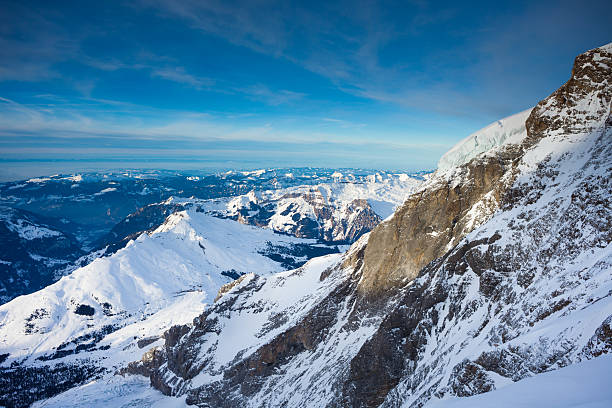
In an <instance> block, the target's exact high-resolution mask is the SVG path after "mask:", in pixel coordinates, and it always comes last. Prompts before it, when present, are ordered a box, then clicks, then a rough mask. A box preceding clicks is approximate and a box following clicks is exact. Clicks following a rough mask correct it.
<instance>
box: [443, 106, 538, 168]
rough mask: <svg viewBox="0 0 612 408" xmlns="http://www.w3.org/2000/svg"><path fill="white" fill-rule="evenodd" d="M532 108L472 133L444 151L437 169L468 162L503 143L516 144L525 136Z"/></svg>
mask: <svg viewBox="0 0 612 408" xmlns="http://www.w3.org/2000/svg"><path fill="white" fill-rule="evenodd" d="M531 111H532V109H527V110H524V111H522V112H519V113H516V114H514V115H512V116H508V117H507V118H504V119H500V120H498V121H496V122H494V123H492V124H490V125H489V126H487V127H485V128H483V129H480V130H479V131H477V132H475V133H472V134H471V135H469V136H468V137H466V138H465V139H463V140H462V141H460V142H459V143H457V144H456V145H455V146H454V147H453V148H451V149H450V150H449V151H448V152H446V153H445V154H444V155H443V156H442V157H441V158H440V161H439V162H438V170H440V171H445V170H449V169H451V168H453V167H457V166H460V165H462V164H464V163H467V162H469V161H470V160H472V159H473V158H474V157H476V156H478V155H479V154H481V153H485V152H488V151H490V150H492V149H495V148H499V147H501V146H503V145H505V144H510V143H512V144H518V143H520V142H521V141H522V140H523V139H524V137H525V136H526V134H527V133H526V131H525V121H526V120H527V118H528V117H529V115H530V114H531Z"/></svg>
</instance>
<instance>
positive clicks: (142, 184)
mask: <svg viewBox="0 0 612 408" xmlns="http://www.w3.org/2000/svg"><path fill="white" fill-rule="evenodd" d="M286 171H287V170H285V172H281V171H280V170H259V171H255V172H239V173H236V172H226V173H220V174H213V175H205V176H193V175H184V174H174V173H170V174H167V173H165V172H155V173H144V174H142V173H139V172H133V173H132V172H128V173H126V174H112V173H111V174H104V173H92V174H88V175H78V176H53V177H47V178H37V179H30V180H27V181H25V182H13V183H5V184H1V185H0V202H8V203H10V205H11V206H17V207H23V208H30V209H34V210H36V211H42V212H44V213H45V214H47V213H52V214H55V215H56V216H61V218H52V217H42V216H39V215H37V214H35V213H32V212H31V211H29V210H25V209H19V208H14V207H8V206H0V213H1V215H0V216H1V217H2V218H1V219H0V222H5V223H6V222H8V221H6V220H8V219H9V218H11V217H13V218H15V217H21V219H23V220H24V221H23V222H25V223H26V224H27V225H35V224H36V222H40V223H42V224H41V225H40V226H39V229H40V228H45V229H47V230H48V229H49V228H52V229H53V231H55V232H56V233H57V234H60V235H61V236H62V237H64V238H65V239H64V238H62V239H55V238H54V237H55V236H53V237H51V236H49V237H48V238H51V239H47V240H46V241H45V240H44V239H38V238H37V239H28V240H25V239H24V238H23V237H22V236H21V235H19V234H17V233H16V232H15V231H13V230H15V228H13V230H8V229H6V228H5V229H3V230H2V231H4V232H0V243H1V244H2V246H3V248H5V249H6V250H7V251H8V252H7V256H6V257H5V258H6V259H4V258H0V261H1V260H3V261H4V263H0V265H2V266H0V268H4V269H5V270H6V274H5V276H6V279H3V280H0V304H2V303H4V302H6V301H8V300H10V299H12V298H14V297H16V296H19V295H22V294H27V293H32V292H35V291H36V290H39V289H41V288H43V287H45V286H47V285H49V284H51V283H53V282H55V281H56V280H57V279H59V278H60V277H61V276H63V275H64V274H67V273H69V272H70V271H72V270H74V269H76V268H77V267H79V266H83V265H85V264H87V263H89V262H91V261H92V260H93V259H95V258H97V257H99V256H103V255H104V256H106V255H110V254H112V253H114V252H115V251H117V250H118V249H120V248H123V247H124V246H125V245H126V244H127V243H128V242H129V241H130V240H133V239H135V238H137V237H138V236H139V235H141V234H142V233H144V232H148V231H149V232H150V231H152V230H154V229H155V228H157V227H158V226H159V225H161V224H162V223H163V222H164V220H165V219H166V217H168V216H169V215H170V214H172V213H174V212H177V211H181V210H184V209H185V206H186V205H187V206H188V205H191V204H193V203H194V202H198V203H199V204H198V205H200V207H202V208H205V211H207V212H209V213H211V214H213V215H215V216H218V217H222V218H232V219H236V220H239V221H241V222H243V223H245V224H251V225H256V226H268V227H270V228H271V229H273V230H274V231H277V232H281V233H284V234H289V235H293V236H296V237H303V238H316V239H319V240H322V241H325V242H328V243H332V242H333V243H340V244H342V243H352V242H353V241H354V240H355V239H357V238H358V237H359V236H361V235H362V234H363V233H365V232H368V231H370V230H371V229H372V228H373V227H374V226H375V225H376V224H378V222H380V220H381V219H382V218H384V217H386V216H387V215H388V214H389V213H390V212H392V210H393V208H394V207H395V206H397V205H399V204H401V202H403V199H404V198H405V197H406V195H408V194H409V193H410V191H412V190H414V188H416V186H418V185H419V184H420V183H421V182H422V181H423V179H424V177H427V174H415V175H407V174H403V173H399V174H396V173H388V172H383V171H381V172H373V171H361V170H354V169H353V170H349V169H345V170H343V172H344V173H340V171H339V170H332V169H291V172H290V173H288V172H286ZM246 192H248V194H243V193H246ZM173 193H175V194H176V196H175V195H173ZM255 196H257V197H260V199H259V200H255V201H250V200H249V197H255ZM185 197H190V198H188V199H187V198H185ZM235 197H237V198H236V199H234V198H235ZM161 198H164V199H163V200H161V201H156V200H160V199H161ZM139 205H142V207H139ZM126 213H127V215H126V216H124V217H123V218H121V217H122V216H123V214H126ZM15 214H20V215H19V216H16V215H15ZM24 214H28V215H27V216H26V215H24ZM88 214H90V216H89V218H88ZM26 218H27V219H29V221H27V220H26ZM87 219H90V220H91V225H90V226H87V227H86V226H85V225H84V222H86V220H87ZM2 220H4V221H2ZM37 220H38V221H37ZM41 220H42V221H41ZM15 222H17V221H15ZM19 222H22V221H19ZM13 224H15V223H12V224H10V225H13ZM26 224H24V225H26ZM43 224H44V225H43ZM7 225H8V224H7ZM110 225H112V228H110V227H109V226H110ZM109 228H110V229H109ZM57 236H59V235H57ZM43 238H44V237H43ZM67 240H68V241H67ZM12 248H19V249H18V250H17V251H12ZM303 249H304V250H306V253H305V254H306V255H307V256H308V257H309V258H310V257H312V256H314V255H317V254H318V251H312V250H309V247H303ZM311 249H312V248H311ZM39 252H40V253H39ZM51 255H53V256H51ZM298 264H301V263H298ZM298 264H295V263H294V262H292V261H290V258H288V262H286V263H285V266H287V265H288V266H289V267H296V266H299V265H298Z"/></svg>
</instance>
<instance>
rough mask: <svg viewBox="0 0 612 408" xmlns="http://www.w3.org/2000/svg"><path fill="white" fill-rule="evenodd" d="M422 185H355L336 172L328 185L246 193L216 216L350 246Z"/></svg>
mask: <svg viewBox="0 0 612 408" xmlns="http://www.w3.org/2000/svg"><path fill="white" fill-rule="evenodd" d="M422 182H423V180H422V179H421V178H416V177H411V176H409V175H407V174H389V173H376V174H372V175H368V176H367V177H366V178H365V180H363V181H359V182H357V181H355V180H351V178H348V179H346V178H345V176H344V175H343V174H342V173H340V172H335V173H334V174H333V182H331V183H320V184H316V185H311V186H296V187H290V188H286V189H282V190H268V191H261V192H255V191H251V192H250V193H248V194H245V195H241V196H238V197H235V198H233V199H232V200H230V201H229V202H228V203H227V205H226V206H225V208H223V209H222V210H220V211H219V210H218V211H215V214H217V215H219V216H222V217H228V218H232V219H235V220H237V221H239V222H242V223H244V224H251V225H257V226H261V227H266V228H270V229H272V230H273V231H276V232H282V233H285V234H289V235H294V236H296V237H304V238H316V239H320V240H322V241H326V242H345V243H352V242H354V241H356V240H357V239H358V238H359V237H360V236H362V235H363V234H365V233H366V232H369V231H371V230H372V229H373V228H374V227H375V226H376V225H377V224H378V223H379V222H380V221H381V220H383V219H384V218H387V217H388V216H389V215H391V214H392V213H393V211H394V210H395V208H397V206H398V205H400V204H401V203H403V202H404V200H405V199H406V197H407V196H408V195H410V194H411V193H412V192H413V191H414V190H415V189H416V188H417V187H418V186H419V185H420V184H421V183H422Z"/></svg>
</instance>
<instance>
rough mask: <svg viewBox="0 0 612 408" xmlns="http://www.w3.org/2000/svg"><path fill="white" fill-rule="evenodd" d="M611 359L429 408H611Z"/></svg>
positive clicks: (446, 401)
mask: <svg viewBox="0 0 612 408" xmlns="http://www.w3.org/2000/svg"><path fill="white" fill-rule="evenodd" d="M610 378H612V356H609V355H606V356H601V357H598V358H595V359H593V360H587V361H583V362H581V363H577V364H573V365H571V366H568V367H564V368H560V369H558V370H554V371H549V372H546V373H543V374H539V375H536V376H534V377H531V378H527V379H525V380H523V381H519V382H516V383H509V384H508V385H507V386H505V387H503V388H500V389H498V390H495V391H491V392H487V393H485V394H480V395H475V396H473V397H469V398H452V399H446V400H433V401H431V402H430V403H429V404H427V405H426V408H490V407H496V408H533V407H555V408H577V407H584V408H587V407H588V408H608V407H612V388H610Z"/></svg>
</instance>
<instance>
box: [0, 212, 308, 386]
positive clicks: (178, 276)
mask: <svg viewBox="0 0 612 408" xmlns="http://www.w3.org/2000/svg"><path fill="white" fill-rule="evenodd" d="M304 244H308V245H318V244H316V243H315V242H314V241H312V240H305V239H298V238H294V237H290V236H282V235H278V234H275V233H273V232H272V231H270V230H265V229H261V228H255V227H251V226H246V225H242V224H239V223H237V222H235V221H232V220H227V219H219V218H216V217H212V216H210V215H206V214H203V213H202V212H199V211H198V210H197V208H192V209H190V210H187V211H182V212H178V213H175V214H173V215H171V216H170V217H168V219H167V220H166V222H165V223H164V224H162V225H161V226H160V227H159V228H157V229H156V230H155V231H153V232H152V233H150V234H143V235H141V236H140V237H139V238H138V239H136V240H135V241H132V242H131V243H130V244H129V245H128V246H127V247H126V248H123V249H121V250H119V251H118V252H116V253H115V254H114V255H112V256H109V257H103V258H99V259H96V260H95V261H93V262H92V263H90V264H89V265H87V266H85V267H82V268H80V269H77V270H76V271H74V272H73V273H72V274H70V275H68V276H65V277H63V278H62V279H61V280H59V281H58V282H56V283H55V284H53V285H51V286H48V287H46V288H44V289H42V290H40V291H38V292H35V293H33V294H30V295H25V296H20V297H18V298H16V299H14V300H13V301H11V302H9V303H7V304H5V305H2V306H0V355H2V360H3V366H4V367H7V366H10V365H11V364H16V367H35V366H41V365H45V364H51V365H55V363H59V362H61V363H64V364H68V363H67V361H69V362H70V364H77V362H79V361H87V360H92V359H93V360H98V362H97V363H96V367H113V366H116V365H117V364H120V363H119V362H120V361H122V360H123V361H129V360H130V359H134V357H136V356H135V355H130V353H133V351H134V349H135V350H138V348H137V343H138V341H142V340H143V339H146V338H148V337H149V336H155V339H157V338H158V337H159V334H160V331H163V330H165V329H166V328H168V327H170V326H171V325H173V324H180V323H186V322H189V321H191V319H193V317H195V316H197V315H198V314H199V313H201V311H202V309H203V308H204V307H205V305H206V304H209V303H212V301H213V299H214V297H215V295H216V294H217V291H218V290H219V288H220V287H221V286H222V285H224V284H226V283H229V282H231V281H233V279H234V278H235V277H236V276H239V275H241V274H245V273H257V274H263V275H266V274H269V273H274V272H279V271H282V270H284V269H285V268H284V267H283V266H282V264H283V262H286V261H287V259H292V258H297V259H296V260H298V261H299V260H300V259H301V258H303V256H302V255H301V254H298V255H293V252H294V251H293V249H294V246H295V245H304ZM274 255H276V257H275V256H274ZM272 258H274V259H277V261H274V260H272ZM146 342H147V340H145V343H146ZM109 347H111V348H112V349H113V350H115V349H116V351H117V352H118V353H113V354H112V355H110V354H109V353H108V352H107V351H106V349H108V348H109ZM126 348H127V349H126ZM121 350H129V351H127V356H125V355H123V354H125V353H123V354H122V353H121V352H120V351H121ZM122 355H123V357H122ZM103 360H108V361H103ZM3 375H5V376H6V377H5V378H8V376H7V372H6V371H3V372H2V373H0V377H3ZM0 383H2V380H0Z"/></svg>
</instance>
